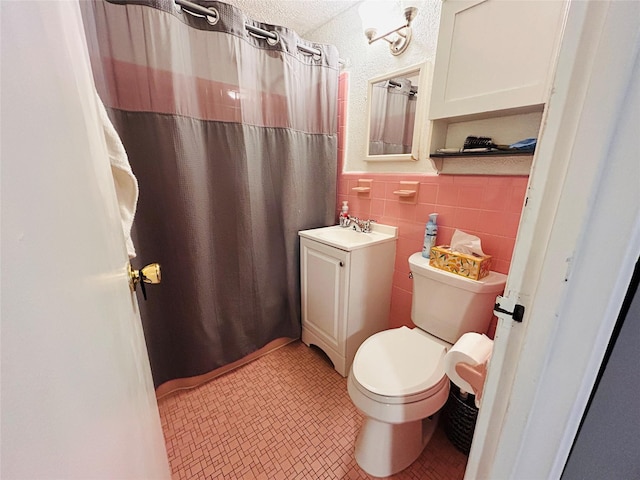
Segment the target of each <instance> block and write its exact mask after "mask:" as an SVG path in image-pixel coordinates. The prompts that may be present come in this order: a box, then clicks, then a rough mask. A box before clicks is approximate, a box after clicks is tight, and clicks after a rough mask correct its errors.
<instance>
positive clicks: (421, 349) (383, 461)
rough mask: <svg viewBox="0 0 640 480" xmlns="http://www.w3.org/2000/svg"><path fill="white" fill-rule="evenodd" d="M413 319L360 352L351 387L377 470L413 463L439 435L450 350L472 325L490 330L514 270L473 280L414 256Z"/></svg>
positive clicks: (360, 442) (361, 446) (389, 471)
mask: <svg viewBox="0 0 640 480" xmlns="http://www.w3.org/2000/svg"><path fill="white" fill-rule="evenodd" d="M409 266H410V269H411V273H412V275H413V300H412V305H411V319H412V320H413V323H414V324H415V325H416V328H408V327H404V326H403V327H400V328H394V329H390V330H385V331H382V332H379V333H376V334H375V335H373V336H371V337H369V338H367V339H366V340H365V341H364V342H363V343H362V345H360V348H358V351H357V352H356V355H355V358H354V360H353V364H352V366H351V370H350V371H349V376H348V379H347V389H348V392H349V396H350V397H351V400H352V401H353V403H354V405H355V406H356V408H357V409H358V410H359V411H360V412H361V413H362V414H363V415H365V420H364V422H363V425H362V427H361V429H360V432H359V433H358V438H357V440H356V449H355V457H356V461H357V462H358V465H360V467H361V468H362V469H363V470H364V471H365V472H367V473H368V474H369V475H373V476H375V477H387V476H389V475H393V474H394V473H397V472H399V471H401V470H403V469H405V468H406V467H408V466H409V465H411V464H412V463H413V462H414V461H415V460H416V459H417V458H418V457H419V456H420V454H421V453H422V450H424V447H425V446H426V445H427V443H428V442H429V440H430V439H431V435H432V434H433V431H434V430H435V427H436V425H437V420H438V412H439V410H440V409H441V408H442V407H443V406H444V404H445V403H446V401H447V398H448V395H449V378H448V377H447V376H446V374H445V368H444V357H445V354H446V353H447V351H448V350H449V349H450V348H451V347H452V345H453V344H454V343H455V342H456V341H457V340H458V339H459V338H460V337H461V336H462V335H463V334H465V333H467V332H478V333H484V332H486V331H487V328H488V327H489V323H490V322H491V318H492V317H493V307H494V304H495V300H496V296H497V295H499V294H500V293H502V291H503V290H504V285H505V283H506V279H507V277H506V275H503V274H501V273H497V272H491V273H490V274H489V275H488V276H486V277H484V278H482V279H481V280H470V279H468V278H465V277H462V276H459V275H455V274H453V273H449V272H445V271H443V270H438V269H436V268H433V267H431V266H430V265H429V259H428V258H424V257H423V256H422V254H421V253H420V252H418V253H414V254H413V255H411V256H410V257H409Z"/></svg>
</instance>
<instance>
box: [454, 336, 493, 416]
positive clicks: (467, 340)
mask: <svg viewBox="0 0 640 480" xmlns="http://www.w3.org/2000/svg"><path fill="white" fill-rule="evenodd" d="M492 352H493V340H491V339H490V338H489V337H487V336H486V335H484V334H480V333H465V334H464V335H462V336H461V337H460V339H459V340H458V341H457V342H456V343H455V344H454V345H453V347H451V349H450V350H449V351H448V352H447V354H446V355H445V357H444V371H445V372H446V374H447V376H448V377H449V379H450V380H451V381H452V382H453V383H455V384H456V385H457V386H458V387H459V388H460V389H461V390H462V391H465V392H469V393H473V394H474V395H476V406H479V405H478V404H479V402H480V398H481V396H482V387H483V386H484V378H485V375H486V364H487V363H488V362H489V359H490V358H491V353H492ZM460 364H463V365H466V366H470V367H476V368H475V369H473V368H466V369H461V368H459V365H460ZM457 366H458V368H456V367H457ZM474 370H475V375H474ZM461 374H462V375H463V376H465V377H466V378H463V376H461ZM469 381H471V382H473V385H472V384H471V383H469Z"/></svg>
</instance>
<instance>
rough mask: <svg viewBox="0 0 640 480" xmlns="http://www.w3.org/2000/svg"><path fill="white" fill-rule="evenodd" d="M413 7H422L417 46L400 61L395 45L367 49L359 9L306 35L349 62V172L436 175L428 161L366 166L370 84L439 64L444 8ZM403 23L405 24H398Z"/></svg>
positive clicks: (430, 2)
mask: <svg viewBox="0 0 640 480" xmlns="http://www.w3.org/2000/svg"><path fill="white" fill-rule="evenodd" d="M413 3H414V4H415V5H416V6H417V7H418V16H417V17H416V19H415V20H414V22H413V40H412V42H411V44H410V45H409V47H408V49H407V51H406V52H404V53H403V54H402V55H399V56H397V57H394V56H393V55H391V52H390V51H389V45H388V44H387V43H386V42H385V41H383V40H380V41H379V42H376V43H374V44H372V45H368V44H367V39H366V38H365V36H364V33H363V30H362V22H361V21H360V16H359V15H358V4H355V5H354V6H353V7H352V8H350V9H348V10H346V11H344V12H343V13H342V14H341V15H339V16H338V17H335V18H334V19H333V20H331V21H329V22H328V23H326V24H325V25H323V26H321V27H320V28H318V29H317V30H314V31H311V32H308V33H307V34H306V35H305V37H306V38H308V39H309V40H312V41H316V42H321V43H331V44H333V45H335V46H336V47H338V51H339V52H340V58H343V59H345V60H347V61H348V62H349V63H348V65H347V67H346V70H347V71H348V72H349V77H350V78H349V92H348V99H349V100H348V111H347V128H346V134H347V138H346V141H345V145H344V148H345V154H346V162H345V166H344V168H345V171H348V172H354V171H367V172H413V173H417V172H432V171H433V170H432V169H431V163H430V162H429V161H428V160H424V161H419V162H381V163H380V162H365V161H364V155H365V137H366V133H367V121H366V120H367V119H366V96H367V82H368V80H369V79H370V78H373V77H376V76H379V75H382V74H385V73H390V72H393V71H395V70H398V69H401V68H405V67H408V66H411V65H415V64H417V63H421V62H424V61H431V62H433V61H434V60H435V52H436V43H437V40H438V26H439V23H440V5H441V2H440V0H426V1H421V2H413ZM401 20H402V19H401V18H400V19H399V23H398V24H400V23H401Z"/></svg>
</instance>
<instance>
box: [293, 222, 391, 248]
mask: <svg viewBox="0 0 640 480" xmlns="http://www.w3.org/2000/svg"><path fill="white" fill-rule="evenodd" d="M298 235H300V236H301V237H304V238H309V239H311V240H315V241H316V242H320V243H324V244H325V245H329V246H331V247H336V248H339V249H340V250H345V251H347V252H350V251H351V250H356V249H358V248H364V247H368V246H370V245H375V244H377V243H383V242H390V241H393V240H395V239H396V238H397V237H398V228H397V227H393V226H391V225H380V224H377V223H373V224H371V232H369V233H362V232H358V231H356V230H354V229H353V227H347V228H343V227H341V226H339V225H334V226H331V227H322V228H314V229H311V230H302V231H300V232H298Z"/></svg>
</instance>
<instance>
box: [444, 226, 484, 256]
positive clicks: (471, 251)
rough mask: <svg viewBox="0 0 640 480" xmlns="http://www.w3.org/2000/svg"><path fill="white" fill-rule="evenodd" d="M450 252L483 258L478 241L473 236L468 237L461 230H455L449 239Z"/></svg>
mask: <svg viewBox="0 0 640 480" xmlns="http://www.w3.org/2000/svg"><path fill="white" fill-rule="evenodd" d="M450 248H451V250H453V251H454V252H458V253H465V254H467V255H478V256H479V257H484V256H485V254H484V252H483V251H482V246H481V245H480V239H479V238H478V237H476V236H475V235H469V234H468V233H465V232H463V231H462V230H456V231H455V232H453V237H451V247H450Z"/></svg>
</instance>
